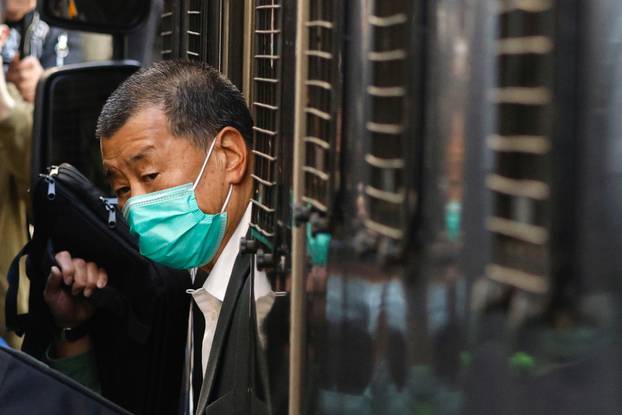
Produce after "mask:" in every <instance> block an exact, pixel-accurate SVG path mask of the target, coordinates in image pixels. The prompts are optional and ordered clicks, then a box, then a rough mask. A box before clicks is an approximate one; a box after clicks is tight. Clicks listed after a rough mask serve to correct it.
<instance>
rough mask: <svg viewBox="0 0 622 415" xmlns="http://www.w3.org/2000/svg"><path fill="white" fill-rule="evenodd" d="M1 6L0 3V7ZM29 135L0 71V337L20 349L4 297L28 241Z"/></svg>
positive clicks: (20, 102)
mask: <svg viewBox="0 0 622 415" xmlns="http://www.w3.org/2000/svg"><path fill="white" fill-rule="evenodd" d="M4 3H5V2H4V1H0V8H2V7H3V6H4ZM0 13H1V10H0ZM9 37H10V28H9V27H8V26H7V25H5V24H0V47H2V46H4V45H5V44H6V42H7V40H8V39H9ZM1 60H2V57H1V56H0V61H1ZM31 136H32V104H30V103H28V102H26V101H25V100H24V99H23V98H22V96H21V95H20V92H19V90H18V88H17V87H16V86H15V85H14V84H13V83H7V82H6V80H5V77H4V72H0V246H1V247H2V248H0V337H4V339H5V340H6V341H7V342H8V343H9V344H10V345H11V346H13V347H19V346H20V343H21V341H20V339H19V338H18V337H17V336H16V335H15V334H14V333H12V332H6V329H5V322H4V296H5V293H6V290H7V287H8V281H7V279H6V273H7V271H8V268H9V265H10V263H11V261H12V260H13V257H14V256H15V255H16V254H17V252H19V250H20V249H21V247H22V246H24V244H25V243H26V241H27V238H28V235H27V222H26V208H27V203H28V197H27V189H28V186H29V177H30V143H31ZM21 274H22V277H21V278H22V281H20V288H22V289H21V290H20V292H19V299H18V304H19V306H20V307H25V306H26V303H27V293H28V290H27V285H26V286H24V285H22V284H23V283H26V284H27V281H25V280H26V278H25V277H23V275H24V273H23V272H22V273H21Z"/></svg>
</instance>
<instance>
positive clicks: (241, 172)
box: [216, 127, 250, 184]
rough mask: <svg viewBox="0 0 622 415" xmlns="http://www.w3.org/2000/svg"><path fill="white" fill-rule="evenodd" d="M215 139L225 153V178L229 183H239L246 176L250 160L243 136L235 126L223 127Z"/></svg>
mask: <svg viewBox="0 0 622 415" xmlns="http://www.w3.org/2000/svg"><path fill="white" fill-rule="evenodd" d="M216 139H217V140H219V143H220V146H219V147H220V149H221V150H222V151H223V153H224V155H225V175H226V180H227V181H228V182H229V183H231V184H240V183H241V182H242V180H244V177H245V176H246V172H247V171H248V168H249V166H248V163H249V160H250V157H249V156H250V154H249V150H248V146H247V145H246V141H245V140H244V137H242V134H240V132H239V131H238V130H237V129H236V128H233V127H225V128H223V129H222V130H220V132H219V133H218V136H216Z"/></svg>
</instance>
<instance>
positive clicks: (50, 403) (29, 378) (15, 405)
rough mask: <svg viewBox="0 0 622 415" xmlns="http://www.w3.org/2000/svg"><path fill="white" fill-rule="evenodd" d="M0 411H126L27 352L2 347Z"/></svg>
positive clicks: (97, 414)
mask: <svg viewBox="0 0 622 415" xmlns="http://www.w3.org/2000/svg"><path fill="white" fill-rule="evenodd" d="M0 413H1V414H4V415H22V414H40V413H46V414H50V415H53V414H59V415H60V414H63V415H64V414H92V415H113V414H114V415H118V414H129V412H127V411H125V410H124V409H121V408H120V407H118V406H117V405H115V404H113V403H112V402H110V401H107V400H105V399H103V398H102V397H100V396H99V395H97V394H96V393H93V392H91V391H90V390H88V389H87V388H85V387H84V386H82V385H80V384H79V383H77V382H75V381H73V380H71V379H69V378H68V377H66V376H63V375H61V374H60V373H58V372H56V371H55V370H52V369H50V368H49V367H47V366H45V365H44V364H42V363H41V362H39V361H38V360H35V359H33V358H32V357H30V356H28V355H27V354H25V353H21V352H18V351H15V350H9V349H5V348H1V347H0Z"/></svg>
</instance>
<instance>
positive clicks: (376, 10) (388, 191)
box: [361, 0, 417, 259]
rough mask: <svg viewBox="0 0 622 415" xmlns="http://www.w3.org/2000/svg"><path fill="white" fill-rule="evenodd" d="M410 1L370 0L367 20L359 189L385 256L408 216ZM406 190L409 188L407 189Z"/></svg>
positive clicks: (399, 247) (399, 241)
mask: <svg viewBox="0 0 622 415" xmlns="http://www.w3.org/2000/svg"><path fill="white" fill-rule="evenodd" d="M410 9H411V5H410V4H409V2H408V1H405V0H396V1H391V2H387V1H381V0H376V1H373V2H370V9H369V14H368V21H367V26H368V29H369V33H370V45H369V50H368V51H367V61H368V62H367V64H366V66H367V67H368V68H369V69H368V70H369V73H368V75H367V83H366V90H365V91H364V97H365V105H366V117H365V125H364V129H365V131H364V135H365V136H366V137H367V140H366V141H367V143H368V144H367V145H368V148H367V154H366V155H365V166H366V169H367V178H366V183H364V186H363V188H362V189H361V190H362V193H363V198H364V201H365V208H366V213H367V215H366V218H365V220H364V227H365V228H366V229H367V231H368V232H370V234H371V235H374V236H375V237H379V238H380V244H379V246H380V247H384V248H383V250H384V251H386V252H384V253H382V252H381V255H382V256H384V257H386V258H387V259H389V258H390V257H396V256H399V255H400V252H402V251H403V246H404V242H405V241H404V240H405V233H406V227H407V226H408V223H409V218H410V217H411V216H412V212H411V208H412V206H410V200H408V199H409V198H408V197H407V195H408V194H410V193H414V178H412V177H410V176H411V175H410V174H409V172H407V171H406V169H407V168H409V167H407V162H406V160H407V159H408V160H409V162H410V161H411V160H410V159H411V158H412V159H413V160H412V162H413V164H414V156H415V155H414V154H412V153H413V149H414V146H413V145H412V142H411V140H412V137H410V136H409V134H410V133H409V132H410V131H413V130H414V129H413V128H411V127H413V126H412V125H411V124H413V123H412V122H411V120H412V119H413V118H414V116H415V114H414V111H413V109H414V108H413V107H412V106H411V105H409V97H410V96H411V94H410V93H409V91H410V88H411V87H412V85H413V84H414V82H415V81H414V80H415V79H417V76H416V74H415V73H411V70H412V67H411V65H410V57H411V55H412V50H411V48H410V46H412V45H411V43H412V42H411V39H410V33H411V32H410V30H411V25H410V23H411V22H412V21H413V19H412V17H413V16H412V15H411V14H412V11H411V10H410ZM411 191H412V192H411Z"/></svg>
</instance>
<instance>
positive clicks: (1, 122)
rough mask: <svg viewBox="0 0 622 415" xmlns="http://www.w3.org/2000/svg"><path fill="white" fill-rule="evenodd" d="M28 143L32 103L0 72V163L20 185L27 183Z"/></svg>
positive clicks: (28, 165) (29, 144) (28, 164)
mask: <svg viewBox="0 0 622 415" xmlns="http://www.w3.org/2000/svg"><path fill="white" fill-rule="evenodd" d="M31 143H32V104H29V103H27V102H25V101H24V100H23V99H22V97H21V96H20V94H19V92H18V90H17V88H16V87H15V86H14V85H13V84H7V83H6V82H5V80H4V75H3V73H2V71H0V154H1V158H2V160H1V162H2V163H3V164H4V165H5V166H6V167H8V169H9V171H10V172H11V174H12V175H13V176H14V177H15V178H16V179H17V181H18V184H19V185H20V188H21V187H23V188H24V189H26V188H28V186H29V179H30V153H31Z"/></svg>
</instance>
